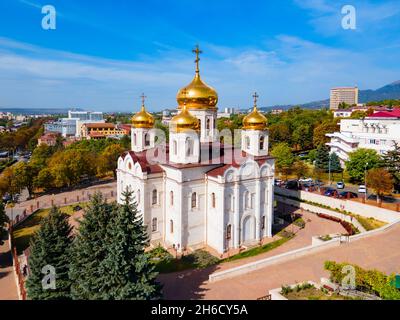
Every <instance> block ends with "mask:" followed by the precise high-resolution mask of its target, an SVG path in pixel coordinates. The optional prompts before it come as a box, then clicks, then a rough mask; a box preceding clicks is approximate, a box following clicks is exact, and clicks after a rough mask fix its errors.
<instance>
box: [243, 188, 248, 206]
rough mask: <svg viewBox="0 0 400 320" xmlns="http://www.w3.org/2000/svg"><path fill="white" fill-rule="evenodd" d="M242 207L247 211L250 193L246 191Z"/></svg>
mask: <svg viewBox="0 0 400 320" xmlns="http://www.w3.org/2000/svg"><path fill="white" fill-rule="evenodd" d="M243 200H244V207H245V208H246V209H248V208H249V207H250V192H248V191H246V192H245V193H244V199H243Z"/></svg>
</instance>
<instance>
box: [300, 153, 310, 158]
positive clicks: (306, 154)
mask: <svg viewBox="0 0 400 320" xmlns="http://www.w3.org/2000/svg"><path fill="white" fill-rule="evenodd" d="M307 156H308V153H306V152H302V153H299V158H305V157H307Z"/></svg>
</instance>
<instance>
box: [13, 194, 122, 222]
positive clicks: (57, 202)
mask: <svg viewBox="0 0 400 320" xmlns="http://www.w3.org/2000/svg"><path fill="white" fill-rule="evenodd" d="M98 192H100V193H101V194H102V195H103V197H104V199H106V200H115V196H116V192H115V191H113V190H111V191H108V192H101V191H98ZM95 193H96V191H93V192H89V191H82V192H79V194H78V193H77V192H75V194H74V195H73V196H72V195H47V196H42V197H40V198H37V199H32V200H28V201H25V202H24V203H23V204H20V207H17V208H13V209H7V210H8V213H7V215H8V216H9V217H10V221H11V222H12V223H13V224H14V225H16V224H18V223H21V222H22V221H24V220H25V219H26V218H28V217H29V216H30V215H31V214H32V213H34V212H36V211H38V210H41V209H49V208H52V207H53V206H56V207H64V206H68V205H73V204H79V203H82V202H88V201H90V199H91V197H92V196H93V195H94V194H95ZM12 211H16V212H13V213H10V212H12Z"/></svg>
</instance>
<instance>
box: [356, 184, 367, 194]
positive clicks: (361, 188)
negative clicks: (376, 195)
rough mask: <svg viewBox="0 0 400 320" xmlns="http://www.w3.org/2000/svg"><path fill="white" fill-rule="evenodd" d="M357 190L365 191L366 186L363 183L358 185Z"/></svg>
mask: <svg viewBox="0 0 400 320" xmlns="http://www.w3.org/2000/svg"><path fill="white" fill-rule="evenodd" d="M358 192H359V193H367V187H366V186H365V185H363V184H361V185H359V186H358Z"/></svg>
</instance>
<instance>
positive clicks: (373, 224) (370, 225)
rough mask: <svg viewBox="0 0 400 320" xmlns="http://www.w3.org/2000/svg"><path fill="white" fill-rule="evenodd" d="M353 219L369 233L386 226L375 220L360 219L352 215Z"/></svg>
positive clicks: (360, 217) (358, 216)
mask: <svg viewBox="0 0 400 320" xmlns="http://www.w3.org/2000/svg"><path fill="white" fill-rule="evenodd" d="M354 217H355V218H356V219H357V221H358V222H359V223H360V224H361V225H362V226H363V227H364V229H365V230H367V231H370V230H374V229H378V228H381V227H383V226H384V225H387V223H386V222H383V221H380V220H377V219H375V218H372V217H370V218H366V217H362V216H360V215H354Z"/></svg>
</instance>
